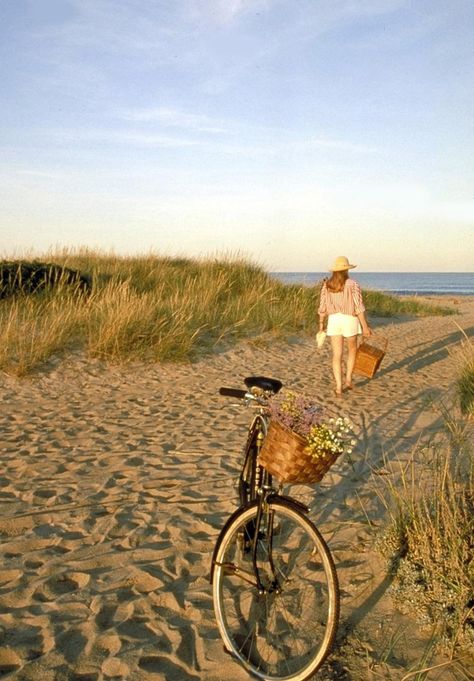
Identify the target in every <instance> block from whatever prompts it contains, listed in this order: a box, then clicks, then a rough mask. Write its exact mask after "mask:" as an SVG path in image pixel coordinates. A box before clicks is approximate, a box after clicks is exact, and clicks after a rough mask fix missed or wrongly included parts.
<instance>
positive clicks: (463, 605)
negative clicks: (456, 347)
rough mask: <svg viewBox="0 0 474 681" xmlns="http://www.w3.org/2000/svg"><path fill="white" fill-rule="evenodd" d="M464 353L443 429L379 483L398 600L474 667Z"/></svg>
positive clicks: (472, 482)
mask: <svg viewBox="0 0 474 681" xmlns="http://www.w3.org/2000/svg"><path fill="white" fill-rule="evenodd" d="M461 350H462V351H461V354H460V355H459V358H460V364H459V367H458V376H459V377H460V378H459V379H458V385H457V392H456V393H455V394H454V395H452V396H451V397H449V398H447V399H449V400H450V404H449V406H446V405H443V404H441V405H440V414H441V416H442V420H443V424H444V425H443V429H442V430H441V431H440V432H439V433H437V434H436V436H437V437H434V438H433V440H432V441H431V442H430V443H429V444H428V445H423V446H422V445H421V444H419V445H418V446H417V447H415V448H414V450H413V451H412V452H411V454H410V455H409V456H408V457H403V458H402V457H400V458H396V459H394V460H386V461H385V466H384V470H385V472H386V473H387V475H385V476H382V477H381V478H377V479H378V480H379V484H378V485H377V486H376V491H377V493H378V494H379V497H380V498H381V499H382V501H383V503H384V505H385V507H386V510H387V518H388V520H387V525H386V527H385V531H384V533H383V535H382V537H381V539H380V541H379V547H380V548H381V551H382V553H384V554H385V555H386V557H387V558H388V561H389V567H390V569H391V571H392V574H393V577H394V586H393V587H392V594H393V595H394V597H395V601H396V602H397V603H398V604H399V606H400V607H401V609H402V610H404V611H406V612H409V613H411V614H415V615H417V616H418V617H419V619H420V621H421V622H424V623H427V624H431V625H433V624H434V625H435V626H436V627H437V630H438V631H437V639H438V641H440V642H441V643H442V644H443V648H444V649H447V650H448V652H449V653H450V655H451V657H453V656H454V655H455V654H456V653H457V652H458V651H461V657H462V656H463V653H465V652H467V655H468V656H469V655H470V656H471V658H470V659H471V662H473V661H474V659H473V656H472V653H473V650H474V452H473V439H472V435H473V424H472V420H471V419H470V418H469V414H467V418H466V410H465V409H464V408H463V407H464V404H465V402H464V400H465V394H464V392H463V388H461V391H460V387H459V386H460V385H461V386H462V385H463V380H464V379H463V376H465V374H466V371H467V370H468V368H469V367H467V366H466V364H465V358H466V356H469V358H470V361H471V363H472V346H471V348H470V350H471V353H470V354H469V355H466V347H465V346H464V347H462V348H461ZM470 368H471V370H472V364H471V365H470ZM459 381H461V383H459ZM471 396H472V394H471ZM470 404H472V403H470ZM471 414H472V412H471ZM469 651H470V653H469Z"/></svg>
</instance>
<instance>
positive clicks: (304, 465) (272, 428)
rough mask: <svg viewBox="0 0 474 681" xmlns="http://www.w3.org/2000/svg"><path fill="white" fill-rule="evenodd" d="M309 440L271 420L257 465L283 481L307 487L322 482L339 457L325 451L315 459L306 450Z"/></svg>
mask: <svg viewBox="0 0 474 681" xmlns="http://www.w3.org/2000/svg"><path fill="white" fill-rule="evenodd" d="M306 446H307V443H306V440H305V439H304V438H303V437H301V436H300V435H297V434H296V433H294V432H293V431H291V430H288V429H287V428H284V427H283V426H282V425H280V424H279V423H278V422H277V421H271V422H270V425H269V427H268V433H267V435H266V437H265V440H264V442H263V446H262V449H261V451H260V454H259V457H258V462H259V464H260V465H262V466H263V467H264V468H265V469H266V470H267V471H268V472H269V473H271V474H272V475H273V476H274V477H275V478H278V480H280V481H281V482H293V483H300V484H308V483H313V482H319V481H320V480H322V479H323V477H324V475H325V474H326V473H327V472H328V470H329V469H330V468H331V466H332V465H333V463H334V462H335V461H336V459H337V458H338V456H339V454H334V453H333V452H324V455H322V456H321V457H318V459H317V460H315V459H313V458H312V457H311V455H310V454H309V452H308V451H306Z"/></svg>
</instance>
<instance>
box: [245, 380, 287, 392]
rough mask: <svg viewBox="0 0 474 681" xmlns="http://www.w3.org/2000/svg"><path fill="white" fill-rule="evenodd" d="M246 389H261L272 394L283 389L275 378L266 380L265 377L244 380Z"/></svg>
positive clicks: (281, 384)
mask: <svg viewBox="0 0 474 681" xmlns="http://www.w3.org/2000/svg"><path fill="white" fill-rule="evenodd" d="M244 383H245V385H246V386H247V388H249V389H250V388H261V389H262V390H269V391H270V392H272V393H277V392H278V391H279V390H281V388H282V387H283V383H282V382H281V381H277V379H276V378H268V377H267V376H248V377H247V378H245V379H244Z"/></svg>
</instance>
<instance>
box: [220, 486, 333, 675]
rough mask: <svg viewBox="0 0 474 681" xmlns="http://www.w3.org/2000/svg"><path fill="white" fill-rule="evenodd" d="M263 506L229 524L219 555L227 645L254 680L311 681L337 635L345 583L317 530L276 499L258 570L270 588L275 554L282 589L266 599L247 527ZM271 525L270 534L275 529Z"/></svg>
mask: <svg viewBox="0 0 474 681" xmlns="http://www.w3.org/2000/svg"><path fill="white" fill-rule="evenodd" d="M257 512H258V504H257V503H255V504H253V505H251V506H248V507H246V508H243V509H239V510H238V511H236V513H235V514H234V515H233V516H232V517H231V518H230V519H229V521H228V523H227V525H226V526H225V527H224V528H223V531H222V533H221V536H220V537H219V540H218V543H217V545H216V549H215V551H214V564H213V571H214V572H213V600H214V610H215V614H216V620H217V624H218V628H219V632H220V634H221V637H222V639H223V641H224V646H225V648H226V649H227V650H228V652H230V653H231V654H232V655H233V656H234V657H235V658H237V660H238V661H239V662H240V663H241V664H242V665H243V666H244V667H245V668H246V669H247V671H248V672H249V673H251V674H252V675H253V676H255V677H257V678H259V679H263V680H265V681H305V679H309V678H310V677H311V676H312V675H313V674H314V673H315V672H316V671H317V670H318V669H319V668H320V667H321V665H322V664H323V662H324V660H325V659H326V657H327V655H328V653H329V651H330V649H331V646H332V644H333V641H334V637H335V635H336V630H337V625H338V620H339V585H338V580H337V574H336V569H335V566H334V561H333V559H332V556H331V554H330V552H329V549H328V547H327V544H326V542H325V541H324V539H323V538H322V536H321V534H320V532H319V530H318V529H317V528H316V527H315V525H314V524H313V523H312V522H311V521H310V520H309V519H308V518H307V517H306V516H305V515H304V514H303V513H302V512H301V511H300V510H299V509H298V508H296V507H295V506H294V505H293V504H292V503H291V501H289V500H284V499H281V498H279V497H275V498H273V499H271V500H269V501H268V502H267V504H266V508H265V510H264V514H263V523H262V524H261V526H260V528H259V539H258V542H257V566H258V569H259V574H261V581H262V583H263V584H264V585H266V586H269V585H270V584H271V581H272V571H271V569H270V562H269V560H268V554H269V542H268V535H269V534H271V536H272V547H271V554H272V559H273V564H274V566H275V569H276V573H277V575H278V577H279V582H280V584H279V588H280V592H279V593H277V592H276V591H274V592H271V590H270V589H269V591H266V592H265V593H264V594H263V595H262V594H259V592H258V589H257V586H256V585H255V583H250V582H252V581H253V582H255V578H254V570H253V563H252V550H251V549H249V546H248V542H246V541H245V539H246V538H245V528H246V527H248V526H249V524H250V525H251V524H253V523H255V520H256V517H257ZM270 527H272V528H273V529H272V530H271V531H269V530H268V528H270Z"/></svg>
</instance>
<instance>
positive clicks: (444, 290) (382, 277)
mask: <svg viewBox="0 0 474 681" xmlns="http://www.w3.org/2000/svg"><path fill="white" fill-rule="evenodd" d="M270 274H271V276H272V277H275V278H276V279H279V280H280V281H282V282H284V283H285V284H303V285H306V286H312V285H313V284H315V283H316V282H318V281H321V279H323V278H324V277H327V276H329V273H328V272H271V273H270ZM350 276H351V277H352V278H353V279H355V280H356V281H358V282H359V284H360V285H361V286H362V288H365V289H374V290H376V291H384V292H385V293H393V294H395V295H399V296H414V295H417V296H428V295H434V296H440V295H456V296H474V273H472V272H355V271H354V272H351V275H350Z"/></svg>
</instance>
